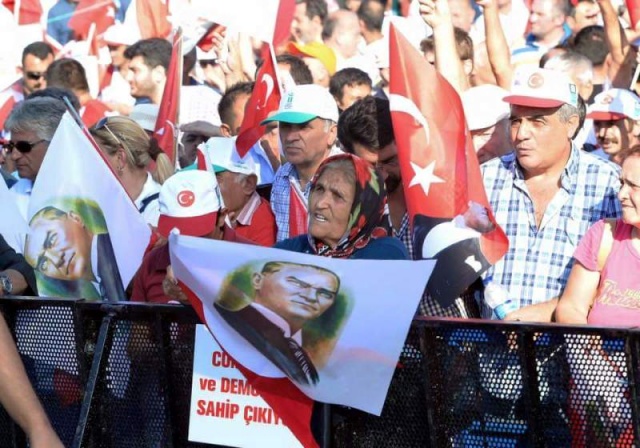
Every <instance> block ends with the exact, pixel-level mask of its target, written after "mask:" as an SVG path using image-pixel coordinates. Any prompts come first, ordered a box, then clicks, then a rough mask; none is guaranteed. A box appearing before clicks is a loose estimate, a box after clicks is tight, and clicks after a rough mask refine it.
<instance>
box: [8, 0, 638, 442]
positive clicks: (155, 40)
mask: <svg viewBox="0 0 640 448" xmlns="http://www.w3.org/2000/svg"><path fill="white" fill-rule="evenodd" d="M117 3H118V5H117V6H118V7H117V15H116V17H118V18H120V17H121V18H124V17H125V13H126V9H127V7H128V6H129V5H128V4H129V2H125V1H120V2H117ZM77 7H78V2H76V1H73V0H59V1H58V3H57V4H56V5H55V6H54V7H53V8H52V9H51V10H50V11H49V15H48V16H49V21H50V27H48V28H47V32H48V33H49V34H50V35H51V36H54V37H55V38H56V39H57V40H58V41H59V42H60V43H62V44H65V43H67V42H68V41H71V40H73V39H80V36H74V32H73V30H72V29H71V28H69V26H68V24H66V23H65V21H64V20H58V19H57V17H58V16H60V17H63V16H64V15H65V14H66V15H67V16H68V15H69V13H70V12H73V11H74V10H75V9H76V8H77ZM56 15H58V16H56ZM635 15H636V11H627V10H626V8H625V7H624V2H620V1H618V0H572V1H569V0H532V1H525V0H415V1H413V2H401V1H400V2H399V1H392V0H296V2H295V11H294V14H293V21H292V23H291V29H290V31H291V36H290V38H289V39H288V41H287V42H285V43H284V44H282V45H279V46H278V47H277V48H275V52H276V58H275V62H276V64H277V70H278V76H279V78H280V79H279V84H280V88H281V90H282V100H281V103H280V105H279V108H278V110H277V111H273V112H272V114H271V115H270V116H269V118H268V119H266V120H264V121H263V122H262V125H264V126H265V131H264V134H263V135H262V136H261V137H260V139H259V141H258V142H256V143H255V144H254V145H253V146H252V147H251V149H250V150H249V152H248V153H247V154H246V155H245V156H244V157H240V156H239V155H238V153H237V150H236V138H237V135H238V133H239V132H240V129H241V125H242V123H243V119H244V117H245V108H246V106H247V103H248V102H249V99H250V98H251V94H252V92H253V89H254V87H255V86H256V85H255V81H256V79H255V77H256V70H257V68H259V67H260V65H261V64H262V63H263V61H262V57H263V56H264V54H265V53H261V48H262V47H261V44H260V42H256V40H255V39H252V38H250V37H248V36H244V35H242V34H239V35H238V34H232V33H230V32H228V31H227V32H225V31H224V30H221V29H216V30H213V32H212V33H211V36H212V42H213V44H212V48H211V49H209V50H206V51H205V50H203V49H201V48H200V47H199V46H197V45H195V44H196V42H197V39H196V41H194V42H193V43H192V45H186V44H185V47H184V55H183V76H182V100H181V104H180V120H179V121H180V122H179V123H178V125H179V127H178V129H179V132H178V133H177V138H178V142H177V148H178V153H177V157H176V161H175V163H172V161H171V159H170V158H169V157H168V155H167V154H165V153H164V152H163V150H162V149H161V148H160V146H159V145H158V142H157V140H156V139H155V138H154V136H153V132H154V130H155V129H156V120H157V116H158V111H159V108H160V105H161V104H162V101H163V92H164V90H165V85H166V83H167V80H168V77H169V73H168V71H169V64H170V59H171V52H172V45H171V43H170V42H169V40H168V36H166V35H164V36H155V37H150V38H146V39H140V40H133V39H132V38H131V34H130V33H129V32H128V31H127V29H125V27H124V23H125V22H126V21H123V23H120V19H118V21H117V22H116V23H115V24H114V25H112V27H111V28H109V29H107V30H106V31H105V32H104V33H103V34H101V35H100V36H99V37H100V39H101V42H102V44H103V46H104V47H105V48H108V53H109V56H110V61H111V62H110V63H109V64H104V65H100V66H99V69H98V70H90V69H89V67H87V66H84V65H83V62H82V61H83V60H82V58H78V59H74V58H73V57H68V55H63V54H60V53H59V54H56V51H54V48H52V47H51V46H50V45H49V44H48V43H47V42H45V41H42V42H32V43H29V44H28V45H26V46H25V47H24V49H23V52H22V58H21V61H20V67H18V72H19V73H20V78H19V79H18V81H16V82H15V83H13V84H11V85H9V86H6V88H5V90H4V91H3V92H1V93H0V101H4V103H3V104H2V105H0V127H1V128H2V132H3V138H4V140H3V147H2V152H1V153H0V170H1V172H2V176H3V179H4V181H5V182H6V184H7V187H9V192H10V198H12V200H14V201H15V203H16V205H17V208H18V210H19V213H20V214H21V215H22V217H23V218H24V220H25V221H27V222H28V221H29V218H30V217H29V216H28V210H29V200H30V196H31V192H32V189H33V186H34V183H35V182H37V178H38V174H39V170H40V167H41V165H42V163H43V160H44V158H45V156H46V155H47V149H48V147H49V144H50V142H51V141H52V139H53V136H54V133H55V132H56V129H57V127H58V125H59V123H60V121H61V119H62V116H63V115H64V114H65V112H66V111H67V106H66V104H65V102H64V101H63V98H66V99H67V100H68V101H69V102H70V103H71V104H72V105H73V107H74V108H75V109H76V110H77V112H78V114H79V116H80V117H81V119H82V121H83V122H84V124H85V125H86V126H87V128H88V129H89V133H90V135H91V136H92V137H93V138H94V139H95V141H96V143H97V144H98V146H99V148H100V150H101V151H102V152H103V154H104V157H105V160H106V161H107V162H108V164H109V165H110V167H111V169H112V171H113V173H114V175H115V176H116V177H117V178H118V179H119V180H120V182H121V183H122V186H123V188H124V190H125V191H126V193H127V194H128V196H129V197H130V198H131V199H132V201H133V202H134V203H135V206H136V208H137V209H138V210H139V212H140V213H141V214H142V215H143V216H144V220H145V222H146V223H147V224H148V225H149V226H150V227H151V229H152V231H153V233H154V238H153V241H152V242H151V243H150V247H149V250H148V251H147V253H146V255H145V257H144V259H143V260H141V266H140V269H139V271H138V273H137V274H136V276H135V277H134V279H133V280H132V282H131V285H129V288H127V286H128V285H123V287H124V288H125V289H126V291H125V292H124V296H123V298H124V299H128V300H132V301H140V302H150V303H175V302H180V303H188V302H187V300H186V296H185V294H184V292H183V291H181V290H180V287H179V286H178V282H177V280H176V279H175V278H174V276H173V274H172V270H171V266H170V260H169V251H168V247H167V244H166V241H167V237H168V234H169V232H170V231H171V229H172V228H174V227H178V228H179V229H180V231H181V233H182V234H187V235H193V236H198V237H202V238H214V239H223V240H225V241H233V242H238V243H241V244H255V245H261V246H274V247H276V248H280V249H285V250H290V251H295V252H301V253H308V254H316V255H319V256H325V257H342V258H352V259H358V258H359V259H377V260H390V259H419V258H422V256H423V252H422V248H420V247H417V246H416V240H415V238H414V236H413V235H412V228H411V227H412V225H411V222H410V216H409V213H408V206H407V200H406V196H405V194H406V191H407V188H408V187H409V185H408V183H409V182H408V181H407V179H406V178H403V177H406V173H405V174H404V176H403V173H402V172H401V169H400V165H401V164H400V162H399V154H398V147H397V145H396V138H395V135H394V126H393V121H392V112H391V107H390V101H389V98H390V95H391V93H390V91H389V81H390V71H393V70H399V69H400V68H399V67H390V61H389V59H390V58H389V24H390V23H393V24H394V26H395V27H396V28H397V29H398V30H400V32H401V33H403V34H405V35H406V36H407V37H408V39H409V40H410V41H411V43H413V44H414V46H415V48H416V51H419V52H420V53H421V54H422V55H423V56H424V58H425V59H426V60H427V61H428V62H429V63H430V64H432V65H433V66H434V68H435V69H436V70H437V71H438V73H439V74H440V76H442V77H444V79H446V80H447V81H448V82H449V83H450V84H451V86H453V88H454V89H455V90H456V92H457V93H458V95H459V96H460V98H461V100H462V104H463V107H464V116H465V118H466V125H467V128H468V130H469V135H470V138H471V139H472V141H473V146H474V147H475V150H476V154H477V158H478V160H479V162H480V164H481V165H480V170H481V176H482V179H483V182H484V188H485V190H486V194H487V197H488V200H489V203H490V205H491V208H492V212H493V215H494V216H495V222H496V224H497V225H499V226H500V227H501V228H502V229H503V231H504V232H505V234H506V236H507V238H508V240H509V249H508V251H507V253H506V255H505V256H504V257H503V258H502V259H501V260H499V261H498V262H497V263H495V265H493V266H490V267H489V268H488V269H487V270H486V271H485V272H484V273H483V274H482V276H481V277H480V278H479V279H478V280H477V281H476V282H475V283H474V284H473V285H470V286H469V288H468V289H467V291H465V293H464V294H462V295H461V296H460V297H459V298H458V299H457V300H456V301H455V303H454V304H453V305H450V306H445V305H443V304H441V303H439V302H438V301H437V300H434V299H433V298H432V296H431V294H429V291H428V289H425V292H424V294H423V297H422V299H421V302H420V306H419V309H418V310H417V314H419V315H427V316H441V317H464V318H487V319H491V318H493V319H496V318H502V317H504V319H506V320H512V321H514V320H515V321H537V322H552V321H557V322H564V323H594V324H599V325H625V326H635V325H637V323H638V322H639V320H638V316H640V314H639V313H640V301H639V300H638V295H639V294H640V284H638V281H637V280H636V276H635V275H634V274H635V273H636V272H637V271H638V270H637V269H635V268H636V267H638V268H639V269H640V264H639V263H640V261H639V260H640V233H639V232H640V231H639V228H640V193H638V191H640V98H639V97H638V96H637V94H636V93H635V89H636V83H637V81H638V79H637V77H638V72H637V71H636V70H635V68H636V66H637V65H638V64H637V63H636V59H638V56H637V47H636V44H637V43H638V42H640V41H638V39H640V26H638V24H637V23H634V22H633V20H637V18H636V17H635ZM52 18H53V19H52ZM54 19H55V20H54ZM92 76H98V79H96V80H93V79H91V77H92ZM95 81H97V82H95ZM96 85H97V86H99V88H98V89H95V88H93V87H92V86H96ZM440 107H441V108H442V112H443V113H446V112H447V110H448V108H449V105H447V104H442V105H440ZM200 153H204V154H206V155H207V158H206V160H208V161H209V163H210V164H211V166H210V167H208V170H205V171H202V170H199V169H198V167H199V164H200V160H199V154H200ZM184 191H190V192H192V194H193V198H191V202H193V203H194V204H196V205H197V206H194V207H187V208H185V206H184V204H183V202H182V199H181V198H180V194H181V192H184ZM300 204H302V209H303V210H304V213H305V214H306V215H304V214H303V216H304V225H303V226H300V225H299V219H296V218H297V217H296V216H293V215H295V214H296V213H299V212H300V210H299V209H300ZM472 211H473V210H471V209H470V210H469V212H472ZM56 219H57V220H58V221H59V224H57V225H56V227H55V229H54V230H51V229H49V230H48V233H47V235H46V238H45V240H44V241H43V243H42V245H41V246H42V247H40V245H39V246H38V248H37V254H35V255H33V254H31V250H29V244H27V245H25V240H24V239H21V238H15V237H14V236H13V235H12V236H9V235H6V236H5V235H3V236H2V238H0V247H1V250H0V268H1V270H0V295H33V296H36V295H38V290H37V285H36V281H35V277H34V273H38V274H45V275H53V276H56V275H57V276H62V277H64V276H68V275H70V274H73V273H74V272H75V271H78V275H82V274H81V273H80V271H81V270H82V269H89V272H90V269H91V266H90V264H91V257H90V256H87V257H85V258H84V259H83V258H82V257H81V255H82V254H81V251H82V247H81V246H82V244H81V243H80V241H81V238H80V236H79V235H80V233H81V230H82V229H84V228H85V226H84V225H83V223H82V221H81V218H80V217H78V216H77V215H76V214H75V213H73V212H68V213H64V216H62V215H60V216H57V217H56ZM465 220H466V222H467V225H469V226H470V227H473V225H470V224H468V223H469V221H470V220H471V221H472V220H473V217H469V216H465ZM463 226H464V224H463ZM31 243H33V240H32V241H31ZM32 245H33V244H31V246H32ZM76 252H77V253H78V254H80V255H78V257H77V258H76V259H75V260H74V261H73V262H72V260H71V258H72V257H73V256H74V254H75V253H76ZM22 254H24V255H22ZM82 260H84V263H86V264H87V265H88V266H83V265H82V264H81V261H82ZM424 280H425V283H426V280H427V279H424ZM489 285H491V286H490V287H489ZM485 289H486V291H487V294H490V293H491V294H493V295H494V296H493V297H485V294H484V292H485ZM496 291H498V292H496ZM119 294H120V293H119ZM495 296H500V299H499V301H500V303H497V304H496V301H495ZM398 299H399V298H398ZM505 302H508V303H509V305H510V308H509V312H508V313H506V314H501V313H498V312H497V311H496V307H497V305H502V304H504V303H505ZM265 306H266V305H265ZM295 321H296V317H295V316H293V317H291V319H290V320H289V321H288V323H285V324H283V325H290V326H291V328H293V327H294V326H295V324H294V323H293V322H295ZM3 328H4V325H3V326H2V327H0V329H2V332H3V334H2V335H0V342H1V343H2V344H1V345H0V356H4V357H5V359H6V362H3V363H1V364H2V366H3V367H2V369H0V399H1V400H2V402H3V404H5V406H7V407H8V409H9V410H10V412H11V413H12V415H13V416H14V418H15V419H16V420H17V421H18V423H20V424H21V425H23V427H24V428H25V429H26V430H27V432H28V434H29V436H30V437H32V446H34V447H41V446H42V447H44V446H48V447H51V446H55V445H54V444H53V443H52V442H51V439H48V440H47V441H45V442H43V443H41V444H38V441H37V439H36V436H35V434H36V432H38V431H36V430H35V429H33V428H36V427H37V428H41V427H46V426H47V423H46V417H44V415H43V413H41V412H40V413H38V412H32V411H27V410H26V409H27V407H29V406H34V407H36V408H37V400H36V399H35V397H31V395H30V396H29V399H28V400H22V402H21V404H20V405H19V406H18V405H16V406H18V407H16V408H14V409H15V410H13V411H12V407H11V405H10V403H12V402H15V401H16V399H15V396H14V395H13V388H11V387H7V384H14V385H15V386H16V387H17V388H20V389H23V390H27V389H28V384H27V383H28V382H27V380H26V378H25V377H24V370H21V368H18V367H17V365H18V363H17V361H16V359H17V355H16V353H15V348H12V347H11V346H10V344H8V346H6V347H5V345H6V344H7V341H8V338H9V336H8V334H4V333H6V330H4V329H3ZM291 328H290V330H291ZM5 352H6V355H5ZM9 365H15V366H16V367H15V370H14V369H13V367H12V368H11V369H10V368H9V367H7V366H9ZM312 380H313V379H312V378H310V379H308V381H312ZM20 406H23V408H19V407H20ZM26 415H28V416H29V417H28V419H27V417H26ZM31 419H33V420H34V421H32V420H31ZM43 422H44V423H43ZM49 431H50V427H49ZM38 434H45V435H47V436H52V434H50V432H44V433H42V432H38ZM37 437H40V435H38V436H37ZM42 437H44V436H42ZM52 437H55V435H53V436H52Z"/></svg>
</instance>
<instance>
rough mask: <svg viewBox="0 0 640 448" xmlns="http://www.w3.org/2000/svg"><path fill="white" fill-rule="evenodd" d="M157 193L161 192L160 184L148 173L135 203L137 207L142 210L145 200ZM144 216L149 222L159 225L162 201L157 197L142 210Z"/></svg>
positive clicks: (152, 224) (151, 224) (154, 225)
mask: <svg viewBox="0 0 640 448" xmlns="http://www.w3.org/2000/svg"><path fill="white" fill-rule="evenodd" d="M156 193H160V184H159V183H158V182H156V181H155V180H153V177H151V174H150V173H147V180H146V182H145V183H144V185H143V186H142V191H141V192H140V194H139V195H138V197H137V198H136V199H135V200H134V201H133V203H134V204H135V205H136V208H137V209H138V210H140V209H141V208H142V206H143V202H144V200H145V199H147V198H148V197H149V196H151V195H154V194H156ZM142 216H144V221H145V222H146V223H147V224H149V225H150V226H153V227H158V219H160V203H159V202H158V198H157V197H156V198H155V199H153V200H152V201H151V202H149V203H148V204H147V207H146V208H145V209H144V211H143V212H142Z"/></svg>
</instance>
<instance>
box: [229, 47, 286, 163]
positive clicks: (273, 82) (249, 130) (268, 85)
mask: <svg viewBox="0 0 640 448" xmlns="http://www.w3.org/2000/svg"><path fill="white" fill-rule="evenodd" d="M264 45H267V46H269V44H264ZM267 54H268V55H269V56H268V57H267V58H265V60H264V63H263V64H262V66H261V67H260V70H258V75H257V76H256V82H255V84H254V86H253V92H251V97H250V98H249V101H248V102H247V105H246V107H245V112H244V119H243V120H242V125H240V132H239V133H238V140H237V141H236V147H237V150H238V155H239V156H240V157H244V156H245V154H246V153H247V152H248V151H249V149H250V148H251V147H252V146H253V145H255V144H256V142H258V141H259V140H260V138H261V137H262V136H263V135H264V133H265V131H266V126H262V125H260V122H261V121H262V120H265V119H267V118H268V117H269V113H270V112H272V111H275V110H278V106H279V104H280V97H281V93H280V83H279V82H278V75H277V71H276V64H275V58H274V57H273V52H272V51H271V50H268V51H267Z"/></svg>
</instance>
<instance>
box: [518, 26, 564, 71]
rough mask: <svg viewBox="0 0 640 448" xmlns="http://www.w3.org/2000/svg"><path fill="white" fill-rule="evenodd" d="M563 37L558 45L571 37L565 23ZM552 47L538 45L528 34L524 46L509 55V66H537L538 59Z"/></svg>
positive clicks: (532, 36) (533, 37)
mask: <svg viewBox="0 0 640 448" xmlns="http://www.w3.org/2000/svg"><path fill="white" fill-rule="evenodd" d="M562 31H563V33H564V34H563V35H562V37H561V38H560V41H559V42H558V44H563V43H565V42H566V41H567V40H568V39H569V38H570V37H571V28H570V27H569V25H567V24H566V23H565V24H564V25H563V26H562ZM553 46H554V45H552V46H550V47H547V46H544V45H540V42H538V41H537V40H536V37H535V36H534V35H533V34H529V35H528V36H527V38H526V41H525V44H524V45H523V46H521V47H519V48H516V49H515V50H513V52H512V53H511V64H512V65H513V66H514V67H519V66H521V65H535V66H536V67H537V66H538V64H539V62H540V58H541V57H542V55H544V54H545V53H546V52H547V51H549V50H550V49H551V48H552V47H553Z"/></svg>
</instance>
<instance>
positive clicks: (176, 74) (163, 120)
mask: <svg viewBox="0 0 640 448" xmlns="http://www.w3.org/2000/svg"><path fill="white" fill-rule="evenodd" d="M181 85H182V30H181V29H178V31H177V32H176V34H175V35H174V36H173V50H172V51H171V60H170V62H169V70H168V72H167V82H166V84H165V85H164V92H162V101H161V102H160V108H159V110H158V118H157V119H156V130H155V131H154V133H153V136H154V137H155V138H156V139H157V140H158V145H159V146H160V148H162V150H163V151H164V152H165V154H167V156H169V159H170V160H171V163H172V164H175V161H176V151H175V147H176V134H177V133H176V123H177V122H178V113H179V110H180V86H181Z"/></svg>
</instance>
